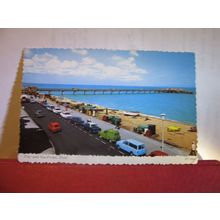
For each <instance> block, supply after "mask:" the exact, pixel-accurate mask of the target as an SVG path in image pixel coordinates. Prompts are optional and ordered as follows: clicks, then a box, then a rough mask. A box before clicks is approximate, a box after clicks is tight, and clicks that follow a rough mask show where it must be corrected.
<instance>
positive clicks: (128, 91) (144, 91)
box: [23, 87, 193, 95]
mask: <svg viewBox="0 0 220 220" xmlns="http://www.w3.org/2000/svg"><path fill="white" fill-rule="evenodd" d="M26 89H28V88H24V89H23V92H25V90H26ZM35 91H36V92H45V93H47V94H49V95H50V94H51V93H52V92H60V93H61V95H63V94H64V93H65V92H71V93H72V94H73V95H74V94H84V95H86V94H93V95H96V94H103V95H104V94H150V93H176V94H193V92H192V91H190V90H185V89H179V88H164V89H95V88H94V89H83V88H69V89H68V88H36V87H35Z"/></svg>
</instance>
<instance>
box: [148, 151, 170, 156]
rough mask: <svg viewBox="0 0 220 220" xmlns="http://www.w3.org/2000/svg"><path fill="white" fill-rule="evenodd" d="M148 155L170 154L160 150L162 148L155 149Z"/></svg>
mask: <svg viewBox="0 0 220 220" xmlns="http://www.w3.org/2000/svg"><path fill="white" fill-rule="evenodd" d="M148 156H150V157H156V156H168V154H167V153H165V152H163V151H160V150H155V151H152V152H151V153H150V154H148Z"/></svg>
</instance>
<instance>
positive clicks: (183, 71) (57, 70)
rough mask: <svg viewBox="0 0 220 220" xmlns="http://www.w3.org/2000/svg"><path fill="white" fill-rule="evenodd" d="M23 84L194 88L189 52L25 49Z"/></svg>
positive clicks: (192, 58) (193, 60) (193, 75)
mask: <svg viewBox="0 0 220 220" xmlns="http://www.w3.org/2000/svg"><path fill="white" fill-rule="evenodd" d="M23 82H24V83H47V84H83V85H122V86H126V85H127V86H165V87H195V56H194V53H190V52H184V53H182V52H181V53H180V52H157V51H136V50H130V51H126V50H101V49H55V48H42V49H35V48H34V49H25V50H24V69H23Z"/></svg>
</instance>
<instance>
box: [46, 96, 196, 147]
mask: <svg viewBox="0 0 220 220" xmlns="http://www.w3.org/2000/svg"><path fill="white" fill-rule="evenodd" d="M47 99H49V100H50V102H51V101H52V102H53V103H54V104H55V103H59V104H62V103H68V104H69V105H68V106H69V107H70V108H73V109H76V106H81V105H83V102H78V101H73V100H71V99H68V98H64V97H63V98H60V97H57V96H51V97H47ZM84 104H85V105H86V104H87V105H88V104H92V103H84ZM93 105H94V106H95V107H96V109H99V110H100V111H96V112H95V114H94V113H92V112H91V111H87V112H86V114H88V115H90V116H91V117H96V118H98V119H100V120H102V117H103V116H104V115H106V107H104V106H98V105H95V104H93ZM108 115H114V116H119V117H120V118H121V127H122V128H124V129H126V130H129V131H133V130H134V128H135V127H137V126H139V125H148V124H153V125H155V126H156V134H155V135H152V136H151V138H153V139H156V140H161V137H162V119H161V118H157V117H154V116H150V115H146V114H141V113H140V114H139V115H138V116H135V117H134V116H125V115H124V112H123V110H117V109H108ZM168 126H176V127H178V128H180V131H175V132H170V131H168V130H167V127H168ZM192 126H194V125H192V124H186V123H182V122H178V121H173V120H168V119H166V118H165V119H164V120H163V128H164V129H163V130H164V141H165V143H167V144H170V145H172V146H174V147H177V148H184V149H191V146H192V142H193V141H195V142H197V132H192V131H189V130H190V129H191V127H192Z"/></svg>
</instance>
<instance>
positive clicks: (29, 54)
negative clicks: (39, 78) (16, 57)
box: [24, 48, 33, 58]
mask: <svg viewBox="0 0 220 220" xmlns="http://www.w3.org/2000/svg"><path fill="white" fill-rule="evenodd" d="M31 56H33V53H32V51H31V49H28V48H27V49H24V57H27V58H28V57H31Z"/></svg>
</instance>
